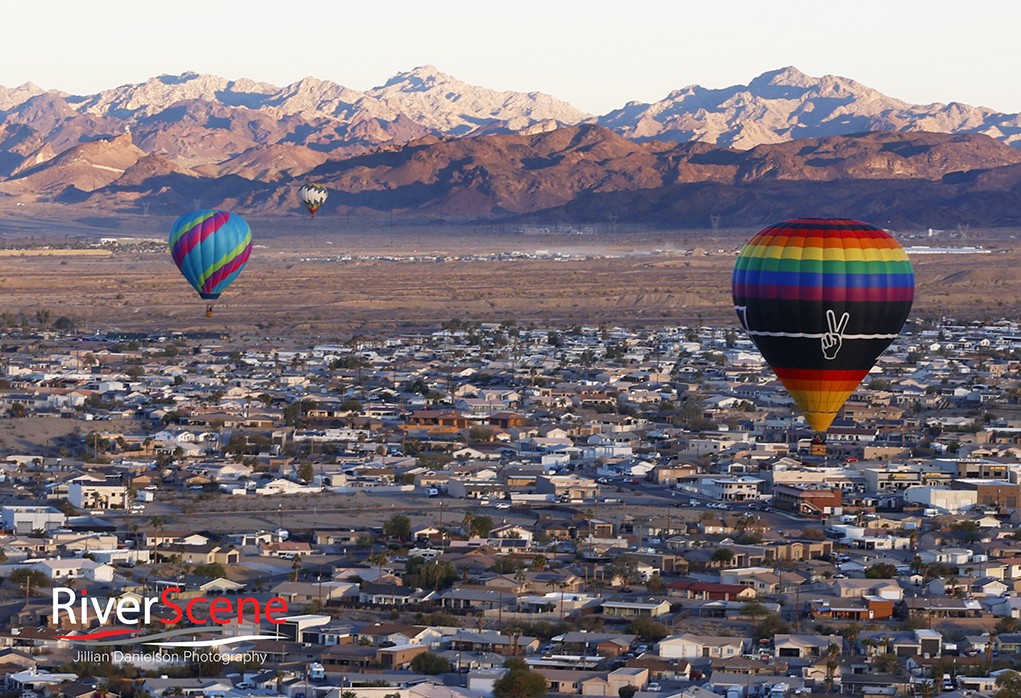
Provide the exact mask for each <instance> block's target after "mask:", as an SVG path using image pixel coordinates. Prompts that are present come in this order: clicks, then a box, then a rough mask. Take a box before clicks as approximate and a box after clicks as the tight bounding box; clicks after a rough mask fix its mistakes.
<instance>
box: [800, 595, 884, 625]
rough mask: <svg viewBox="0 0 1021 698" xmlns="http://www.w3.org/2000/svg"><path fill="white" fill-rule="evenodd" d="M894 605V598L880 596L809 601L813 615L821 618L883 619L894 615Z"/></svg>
mask: <svg viewBox="0 0 1021 698" xmlns="http://www.w3.org/2000/svg"><path fill="white" fill-rule="evenodd" d="M893 606H894V602H893V601H892V600H890V599H884V598H882V597H880V596H863V597H861V599H860V600H859V599H834V600H832V601H827V600H823V601H812V602H810V603H809V608H810V610H811V613H812V617H813V618H815V619H819V620H855V621H862V620H882V619H884V618H892V617H893Z"/></svg>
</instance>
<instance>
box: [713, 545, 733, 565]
mask: <svg viewBox="0 0 1021 698" xmlns="http://www.w3.org/2000/svg"><path fill="white" fill-rule="evenodd" d="M733 559H734V551H733V550H731V549H730V548H717V549H716V551H715V552H714V553H713V557H712V560H713V562H719V563H722V564H724V565H728V564H730V561H731V560H733Z"/></svg>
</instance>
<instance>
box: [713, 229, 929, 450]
mask: <svg viewBox="0 0 1021 698" xmlns="http://www.w3.org/2000/svg"><path fill="white" fill-rule="evenodd" d="M732 289H733V294H734V309H735V310H736V311H737V316H738V318H739V319H740V320H741V324H742V325H743V326H744V328H745V330H746V331H747V332H748V335H749V336H750V337H751V339H752V341H753V342H755V345H756V346H757V347H758V348H759V351H760V352H761V353H762V357H763V358H764V359H765V360H766V363H768V364H769V366H770V368H772V369H773V372H774V373H776V376H777V378H779V379H780V382H781V383H783V385H784V387H785V388H787V390H788V392H789V393H790V395H791V397H792V398H793V399H794V402H795V404H797V406H798V407H799V408H800V409H801V413H802V414H803V415H804V416H805V420H806V421H807V422H808V424H809V426H811V427H812V428H813V429H814V430H815V431H817V432H820V433H821V432H825V431H826V430H827V429H829V427H830V424H831V423H832V422H833V419H834V418H835V417H836V415H837V412H839V411H840V408H841V407H842V406H843V404H844V402H845V401H846V400H847V398H848V397H849V396H850V395H851V393H852V392H854V390H855V388H857V387H858V384H859V383H861V381H862V379H863V378H864V377H865V376H866V374H868V372H869V370H870V369H871V368H872V366H873V365H874V364H875V362H876V360H877V359H878V358H879V356H880V355H881V354H882V353H883V352H884V351H885V350H886V348H887V347H888V346H890V343H891V342H893V340H894V339H895V338H896V337H897V335H898V333H899V332H900V330H901V327H903V325H904V321H905V320H907V317H908V313H909V312H910V311H911V303H912V301H913V300H914V297H915V275H914V271H913V270H912V268H911V262H910V261H909V260H908V256H907V253H906V252H904V248H902V247H901V246H900V245H899V244H898V243H897V241H896V240H894V239H893V238H892V237H891V236H890V234H889V233H887V232H886V231H884V230H880V229H879V228H876V227H873V226H871V225H869V224H868V223H862V222H860V221H854V220H834V219H820V218H799V219H795V220H789V221H784V222H783V223H777V224H776V225H772V226H770V227H768V228H766V229H765V230H763V231H761V232H760V233H758V234H757V235H755V237H753V238H752V239H751V240H749V241H748V243H747V244H746V245H745V246H744V248H743V249H742V250H741V253H740V254H739V255H738V257H737V262H736V263H735V264H734V276H733V281H732Z"/></svg>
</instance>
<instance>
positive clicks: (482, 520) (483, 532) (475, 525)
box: [468, 516, 493, 538]
mask: <svg viewBox="0 0 1021 698" xmlns="http://www.w3.org/2000/svg"><path fill="white" fill-rule="evenodd" d="M468 530H469V532H471V534H472V535H473V536H478V537H479V538H489V533H490V532H491V531H492V530H493V519H492V518H491V517H489V516H476V517H474V518H472V520H471V523H470V524H469V525H468Z"/></svg>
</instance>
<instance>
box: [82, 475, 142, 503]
mask: <svg viewBox="0 0 1021 698" xmlns="http://www.w3.org/2000/svg"><path fill="white" fill-rule="evenodd" d="M127 497H128V488H127V487H125V486H124V485H123V484H121V483H119V482H108V481H107V480H106V478H100V477H96V476H94V475H80V476H79V477H76V478H74V479H73V480H71V481H69V482H68V483H67V499H68V501H69V502H71V505H72V506H74V507H75V508H76V509H124V508H126V507H127Z"/></svg>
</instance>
